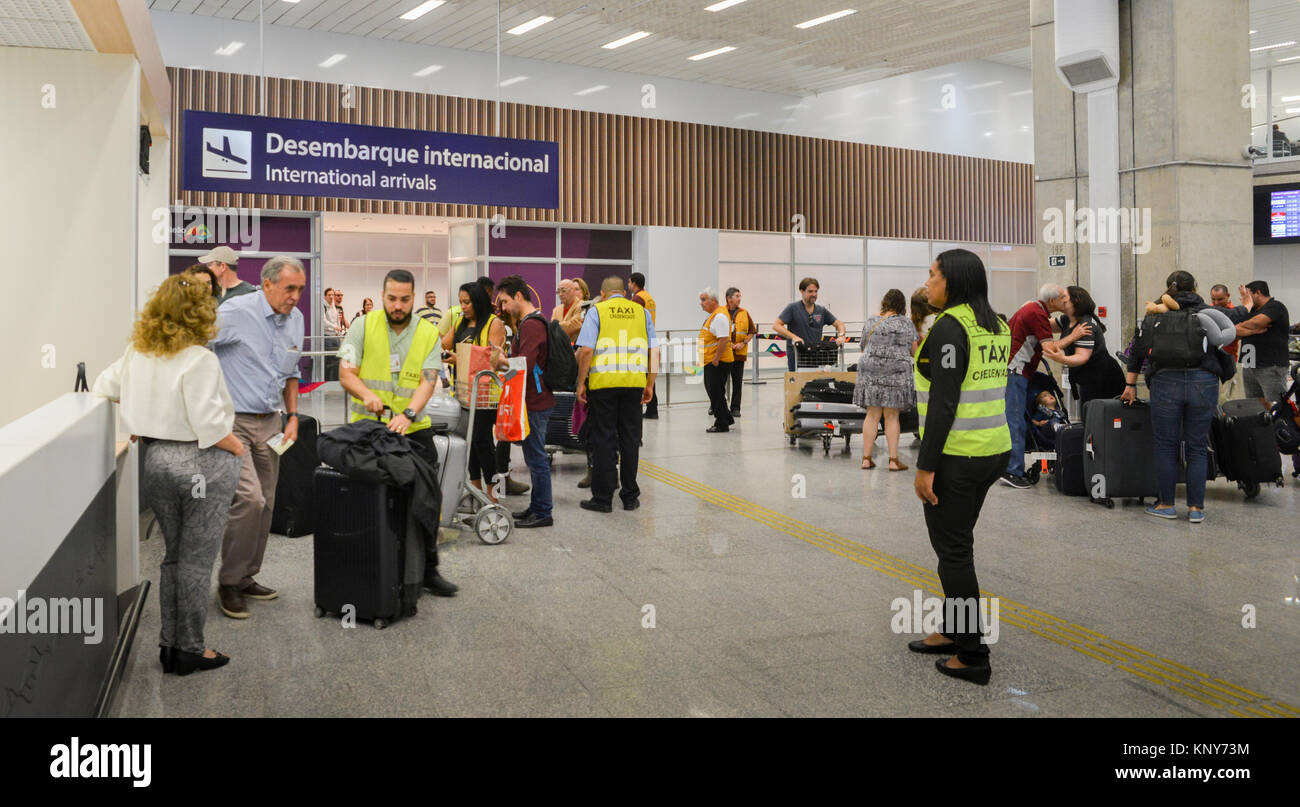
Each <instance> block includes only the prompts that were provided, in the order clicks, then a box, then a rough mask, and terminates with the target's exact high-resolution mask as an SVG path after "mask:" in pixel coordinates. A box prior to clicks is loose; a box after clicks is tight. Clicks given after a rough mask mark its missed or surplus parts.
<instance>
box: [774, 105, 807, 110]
mask: <svg viewBox="0 0 1300 807" xmlns="http://www.w3.org/2000/svg"><path fill="white" fill-rule="evenodd" d="M781 108H782V109H807V108H808V105H807V104H790V106H783V107H781Z"/></svg>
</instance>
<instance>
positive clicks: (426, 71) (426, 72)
mask: <svg viewBox="0 0 1300 807" xmlns="http://www.w3.org/2000/svg"><path fill="white" fill-rule="evenodd" d="M441 69H442V65H440V64H431V65H429V66H428V67H422V68H420V69H419V70H416V71H415V73H413V74H412V75H416V76H419V77H420V78H424V77H425V76H431V75H433V74H434V73H437V72H438V71H439V70H441Z"/></svg>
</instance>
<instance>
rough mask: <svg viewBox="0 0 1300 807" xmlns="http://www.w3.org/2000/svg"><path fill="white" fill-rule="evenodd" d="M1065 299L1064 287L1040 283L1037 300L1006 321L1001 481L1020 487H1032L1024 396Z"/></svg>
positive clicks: (1021, 308) (1048, 341) (1049, 340)
mask: <svg viewBox="0 0 1300 807" xmlns="http://www.w3.org/2000/svg"><path fill="white" fill-rule="evenodd" d="M1068 302H1069V298H1068V297H1066V295H1065V289H1063V288H1061V287H1060V286H1058V285H1057V284H1055V283H1044V284H1043V286H1042V288H1040V289H1039V290H1038V299H1037V300H1030V301H1029V302H1027V303H1025V304H1024V305H1022V306H1020V310H1019V311H1017V312H1016V313H1015V314H1013V315H1012V316H1011V319H1009V320H1008V321H1007V324H1009V325H1010V326H1011V355H1010V356H1008V357H1007V358H1008V361H1007V392H1006V406H1007V411H1006V417H1007V426H1008V427H1009V428H1010V429H1011V459H1009V460H1008V461H1007V472H1006V473H1005V474H1004V475H1003V476H1002V480H1001V481H1002V484H1004V485H1009V486H1011V487H1013V488H1017V489H1019V490H1023V489H1025V488H1031V487H1033V486H1034V483H1033V482H1030V481H1029V479H1028V478H1026V477H1025V428H1026V426H1027V424H1026V422H1025V397H1026V396H1027V395H1028V394H1029V379H1030V378H1032V377H1033V375H1034V373H1035V372H1037V370H1038V362H1040V361H1041V360H1042V358H1043V346H1044V345H1047V344H1054V343H1053V342H1052V317H1051V315H1052V314H1053V313H1055V312H1057V311H1064V310H1065V306H1066V305H1067V304H1068Z"/></svg>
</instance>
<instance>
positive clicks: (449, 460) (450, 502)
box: [433, 434, 469, 527]
mask: <svg viewBox="0 0 1300 807" xmlns="http://www.w3.org/2000/svg"><path fill="white" fill-rule="evenodd" d="M433 449H434V451H436V452H437V453H438V489H439V490H441V491H442V513H441V514H439V517H438V523H439V524H440V525H442V526H444V527H450V526H452V524H453V523H454V522H455V517H456V510H457V508H458V507H459V506H460V499H461V488H460V484H461V482H462V481H463V480H464V478H465V467H466V465H465V455H466V454H467V453H469V443H467V442H466V441H465V438H464V437H461V436H460V435H456V434H435V435H433Z"/></svg>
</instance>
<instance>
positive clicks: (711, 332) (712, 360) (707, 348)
mask: <svg viewBox="0 0 1300 807" xmlns="http://www.w3.org/2000/svg"><path fill="white" fill-rule="evenodd" d="M700 308H702V309H704V313H705V314H707V315H708V316H707V317H706V318H705V320H704V324H703V325H702V326H700V335H699V346H700V364H701V365H703V366H704V391H705V392H707V393H708V394H709V413H710V414H711V415H713V425H712V426H710V427H709V428H707V429H705V431H707V432H709V433H710V434H713V433H717V432H729V431H731V424H732V423H735V422H736V419H735V418H734V417H732V416H731V410H730V409H729V408H728V407H727V378H728V377H730V375H731V363H732V358H733V357H732V351H731V318H730V317H728V316H727V307H726V306H725V305H722V304H721V303H719V302H718V293H717V292H716V291H714V290H713V289H711V288H708V289H705V290H704V291H702V292H700Z"/></svg>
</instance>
